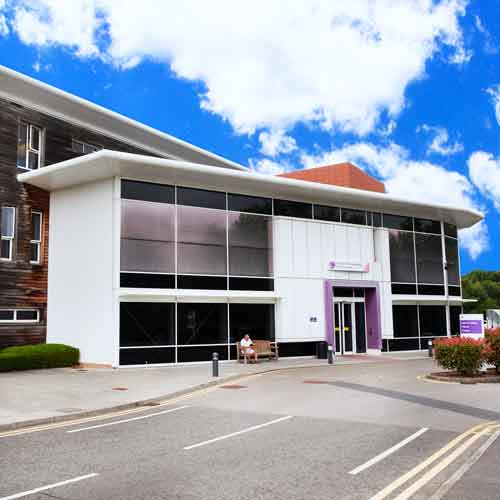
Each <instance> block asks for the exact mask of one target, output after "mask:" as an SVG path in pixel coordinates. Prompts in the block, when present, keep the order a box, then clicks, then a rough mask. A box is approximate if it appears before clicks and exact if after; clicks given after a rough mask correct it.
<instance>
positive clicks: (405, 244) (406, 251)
mask: <svg viewBox="0 0 500 500" xmlns="http://www.w3.org/2000/svg"><path fill="white" fill-rule="evenodd" d="M389 248H390V257H391V279H392V281H393V282H396V283H398V282H401V283H408V282H409V283H414V282H415V250H414V246H413V233H407V232H404V231H395V230H391V231H389Z"/></svg>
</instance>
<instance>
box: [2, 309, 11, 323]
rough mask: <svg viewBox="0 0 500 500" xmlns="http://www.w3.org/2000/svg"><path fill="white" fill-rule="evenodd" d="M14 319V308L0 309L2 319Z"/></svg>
mask: <svg viewBox="0 0 500 500" xmlns="http://www.w3.org/2000/svg"><path fill="white" fill-rule="evenodd" d="M13 320H14V311H13V310H12V309H10V310H7V309H3V310H0V321H13Z"/></svg>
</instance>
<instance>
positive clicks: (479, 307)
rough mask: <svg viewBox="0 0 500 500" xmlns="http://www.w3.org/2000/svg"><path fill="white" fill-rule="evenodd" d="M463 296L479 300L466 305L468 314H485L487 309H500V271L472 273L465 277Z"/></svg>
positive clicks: (463, 279)
mask: <svg viewBox="0 0 500 500" xmlns="http://www.w3.org/2000/svg"><path fill="white" fill-rule="evenodd" d="M462 296H463V298H464V299H476V300H477V302H471V303H465V304H464V312H466V313H477V314H484V313H485V312H486V310H487V309H500V271H472V272H470V273H469V274H467V275H465V276H463V277H462Z"/></svg>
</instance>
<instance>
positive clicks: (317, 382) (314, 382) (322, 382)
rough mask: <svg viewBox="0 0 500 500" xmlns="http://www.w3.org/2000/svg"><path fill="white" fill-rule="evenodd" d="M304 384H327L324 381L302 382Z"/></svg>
mask: <svg viewBox="0 0 500 500" xmlns="http://www.w3.org/2000/svg"><path fill="white" fill-rule="evenodd" d="M303 383H304V384H328V383H329V382H327V381H326V380H304V382H303Z"/></svg>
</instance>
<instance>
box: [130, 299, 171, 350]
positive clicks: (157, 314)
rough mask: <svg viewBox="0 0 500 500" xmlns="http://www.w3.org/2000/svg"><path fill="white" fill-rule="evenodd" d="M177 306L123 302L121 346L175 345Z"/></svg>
mask: <svg viewBox="0 0 500 500" xmlns="http://www.w3.org/2000/svg"><path fill="white" fill-rule="evenodd" d="M174 318H175V304H173V303H164V302H163V303H159V302H122V303H121V304H120V346H121V347H128V346H150V345H173V344H175V322H174Z"/></svg>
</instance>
